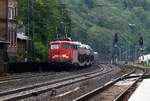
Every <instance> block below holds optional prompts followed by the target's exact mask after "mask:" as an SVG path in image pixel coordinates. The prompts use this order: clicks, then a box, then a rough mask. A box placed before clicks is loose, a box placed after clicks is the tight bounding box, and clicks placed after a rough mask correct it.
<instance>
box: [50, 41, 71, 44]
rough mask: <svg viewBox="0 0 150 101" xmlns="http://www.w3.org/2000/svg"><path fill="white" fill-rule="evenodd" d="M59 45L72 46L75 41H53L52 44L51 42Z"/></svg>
mask: <svg viewBox="0 0 150 101" xmlns="http://www.w3.org/2000/svg"><path fill="white" fill-rule="evenodd" d="M57 43H69V44H72V43H73V41H52V42H50V44H57Z"/></svg>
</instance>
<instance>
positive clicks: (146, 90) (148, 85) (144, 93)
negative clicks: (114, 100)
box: [128, 79, 150, 101]
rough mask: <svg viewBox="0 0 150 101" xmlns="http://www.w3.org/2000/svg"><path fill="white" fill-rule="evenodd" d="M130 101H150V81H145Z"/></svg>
mask: <svg viewBox="0 0 150 101" xmlns="http://www.w3.org/2000/svg"><path fill="white" fill-rule="evenodd" d="M128 101H150V79H145V80H143V81H142V83H141V84H140V85H139V87H138V88H137V89H136V90H135V92H134V93H133V94H132V96H131V97H130V98H129V100H128Z"/></svg>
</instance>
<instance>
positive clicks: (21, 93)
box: [0, 69, 112, 101]
mask: <svg viewBox="0 0 150 101" xmlns="http://www.w3.org/2000/svg"><path fill="white" fill-rule="evenodd" d="M104 70H105V69H104ZM104 70H103V71H96V72H90V73H85V74H82V75H76V76H72V77H67V78H64V79H60V80H54V81H50V82H46V83H40V84H36V85H33V86H27V87H22V88H18V89H15V90H10V91H6V92H1V93H0V101H16V100H20V99H23V98H27V97H31V96H35V95H38V94H41V93H45V92H49V91H52V90H53V89H56V88H60V87H64V86H67V85H70V84H74V83H77V82H81V81H84V80H88V79H91V78H94V77H97V76H100V75H104V74H106V73H109V72H111V71H112V69H109V70H106V71H104Z"/></svg>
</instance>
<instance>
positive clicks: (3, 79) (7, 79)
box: [0, 73, 54, 84]
mask: <svg viewBox="0 0 150 101" xmlns="http://www.w3.org/2000/svg"><path fill="white" fill-rule="evenodd" d="M50 75H54V74H52V73H44V74H43V73H42V74H26V75H23V76H22V75H19V74H18V75H16V76H8V77H1V78H0V84H2V83H8V82H12V81H16V82H18V81H20V80H23V79H29V78H37V77H45V76H50Z"/></svg>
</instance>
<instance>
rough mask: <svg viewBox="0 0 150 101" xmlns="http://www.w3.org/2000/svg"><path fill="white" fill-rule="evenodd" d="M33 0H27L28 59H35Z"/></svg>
mask: <svg viewBox="0 0 150 101" xmlns="http://www.w3.org/2000/svg"><path fill="white" fill-rule="evenodd" d="M33 11H34V0H28V37H29V40H28V42H27V47H28V61H29V62H31V61H35V53H34V21H33V20H34V18H33V16H34V15H33Z"/></svg>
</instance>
